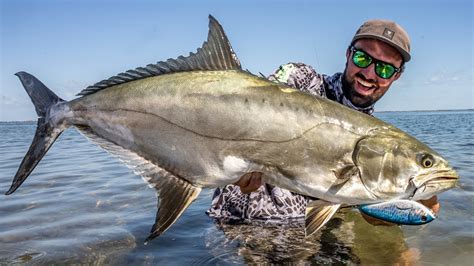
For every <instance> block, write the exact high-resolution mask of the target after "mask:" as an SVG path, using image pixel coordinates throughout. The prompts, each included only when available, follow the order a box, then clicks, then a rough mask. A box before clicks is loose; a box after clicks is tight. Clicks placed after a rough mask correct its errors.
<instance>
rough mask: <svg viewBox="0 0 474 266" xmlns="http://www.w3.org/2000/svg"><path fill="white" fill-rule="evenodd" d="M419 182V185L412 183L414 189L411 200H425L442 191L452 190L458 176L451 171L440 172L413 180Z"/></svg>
mask: <svg viewBox="0 0 474 266" xmlns="http://www.w3.org/2000/svg"><path fill="white" fill-rule="evenodd" d="M416 179H417V180H421V182H419V181H418V182H419V184H417V182H416V181H413V183H414V185H415V187H416V189H415V191H414V193H413V200H425V199H429V198H431V197H432V196H434V195H436V194H439V193H441V192H443V191H446V190H449V189H451V188H454V187H455V186H456V184H457V182H458V180H459V175H458V174H457V173H456V171H454V170H452V169H447V170H441V171H437V172H435V173H431V174H429V175H426V176H424V177H419V178H415V180H416Z"/></svg>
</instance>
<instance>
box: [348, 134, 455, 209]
mask: <svg viewBox="0 0 474 266" xmlns="http://www.w3.org/2000/svg"><path fill="white" fill-rule="evenodd" d="M353 160H354V162H355V164H356V165H357V167H358V168H359V171H360V178H361V181H362V183H363V185H364V186H365V188H366V189H367V190H368V191H369V192H370V194H372V196H373V198H376V199H382V200H387V199H393V198H410V199H413V200H420V199H428V198H430V197H432V196H433V195H436V194H438V193H441V192H443V191H445V190H448V189H451V188H453V187H454V186H455V185H456V183H457V181H458V179H459V176H458V174H457V173H456V171H455V170H454V169H453V168H451V167H450V166H449V164H448V162H447V161H446V160H445V159H444V158H443V157H441V155H439V154H438V153H436V152H435V151H433V150H432V149H431V148H429V147H428V146H427V145H425V144H423V143H421V142H420V141H418V140H417V139H415V138H413V137H411V136H409V135H408V134H406V133H404V132H402V131H400V130H397V129H396V128H392V129H384V130H377V131H376V132H374V133H373V134H371V135H369V136H367V137H364V138H362V139H360V140H359V141H358V143H357V145H356V148H355V150H354V154H353Z"/></svg>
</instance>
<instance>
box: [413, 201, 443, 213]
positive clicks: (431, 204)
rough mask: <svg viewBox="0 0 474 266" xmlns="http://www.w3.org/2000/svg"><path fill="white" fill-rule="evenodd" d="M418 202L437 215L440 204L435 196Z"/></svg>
mask: <svg viewBox="0 0 474 266" xmlns="http://www.w3.org/2000/svg"><path fill="white" fill-rule="evenodd" d="M418 202H419V203H421V204H423V205H425V206H426V207H428V208H430V209H431V210H432V211H433V212H434V213H435V214H436V216H438V214H439V209H440V207H441V206H440V205H439V201H438V197H437V196H433V197H431V198H429V199H427V200H419V201H418Z"/></svg>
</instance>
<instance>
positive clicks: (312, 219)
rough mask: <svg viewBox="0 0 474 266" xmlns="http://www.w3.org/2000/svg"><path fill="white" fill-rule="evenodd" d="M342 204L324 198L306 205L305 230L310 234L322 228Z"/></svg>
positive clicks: (307, 234)
mask: <svg viewBox="0 0 474 266" xmlns="http://www.w3.org/2000/svg"><path fill="white" fill-rule="evenodd" d="M340 207H341V204H333V203H331V202H327V201H323V200H315V201H311V202H309V203H308V205H307V207H306V218H305V232H306V236H307V237H308V236H310V235H312V234H314V233H315V232H317V231H318V230H319V229H321V228H322V227H323V226H324V225H325V224H326V223H327V222H328V221H329V220H331V218H332V217H333V216H334V214H335V213H336V211H337V210H338V209H339V208H340Z"/></svg>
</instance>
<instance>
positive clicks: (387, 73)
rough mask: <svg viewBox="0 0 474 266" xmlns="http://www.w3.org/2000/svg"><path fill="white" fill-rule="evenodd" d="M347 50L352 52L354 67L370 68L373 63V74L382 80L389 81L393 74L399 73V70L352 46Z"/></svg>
mask: <svg viewBox="0 0 474 266" xmlns="http://www.w3.org/2000/svg"><path fill="white" fill-rule="evenodd" d="M349 49H350V50H351V52H352V62H354V65H356V66H357V67H360V68H366V67H368V66H370V64H372V63H375V74H377V76H379V77H381V78H383V79H389V78H391V77H392V76H393V75H394V74H395V73H399V72H400V71H401V68H396V67H394V66H393V65H392V64H389V63H385V62H383V61H380V60H377V59H375V58H373V57H372V56H370V55H369V54H367V53H366V52H364V51H362V50H359V49H357V48H355V47H354V46H351V47H349Z"/></svg>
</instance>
